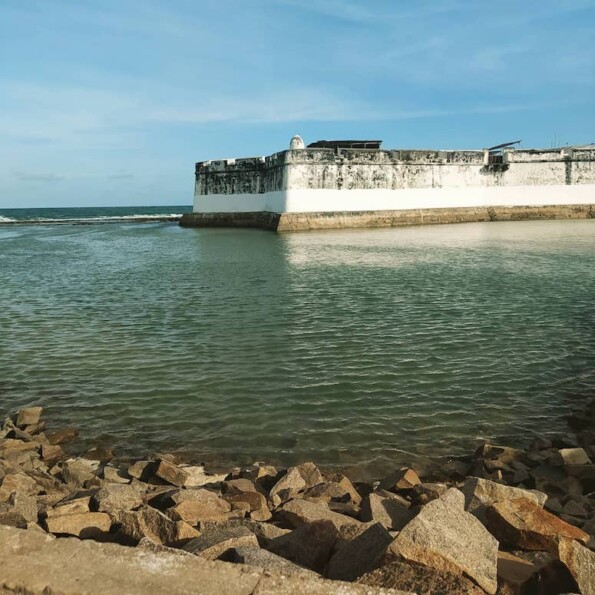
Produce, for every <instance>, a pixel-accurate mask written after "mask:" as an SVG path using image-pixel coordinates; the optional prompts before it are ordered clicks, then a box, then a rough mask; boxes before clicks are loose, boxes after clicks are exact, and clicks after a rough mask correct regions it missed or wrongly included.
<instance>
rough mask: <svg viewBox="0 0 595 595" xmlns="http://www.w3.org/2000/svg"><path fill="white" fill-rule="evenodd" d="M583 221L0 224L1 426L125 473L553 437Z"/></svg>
mask: <svg viewBox="0 0 595 595" xmlns="http://www.w3.org/2000/svg"><path fill="white" fill-rule="evenodd" d="M594 306H595V222H593V221H541V222H514V223H477V224H475V223H474V224H462V225H446V226H427V227H411V228H397V229H388V230H353V231H351V230H346V231H334V232H306V233H295V234H274V233H270V232H263V231H257V230H239V229H235V230H223V229H181V228H179V227H178V226H177V225H175V224H156V223H151V224H104V225H86V226H82V227H80V226H51V225H47V226H44V225H42V226H30V227H29V226H26V225H22V226H19V227H18V229H15V228H0V410H1V411H3V412H8V411H14V410H15V409H17V408H19V407H21V406H26V405H30V404H40V405H43V406H44V407H46V419H47V421H48V423H49V424H50V425H52V426H54V427H57V426H64V425H74V426H76V427H78V428H79V429H80V431H81V436H82V437H83V439H84V440H85V441H86V442H87V443H89V444H91V443H97V442H99V443H104V444H109V445H112V446H114V447H115V448H116V450H117V452H120V453H123V454H127V455H130V456H143V455H145V454H147V453H148V452H152V451H161V452H163V451H172V450H173V451H181V452H185V453H187V454H188V455H189V456H190V457H191V458H194V459H196V460H206V461H217V462H219V463H220V464H249V463H252V462H254V461H258V460H259V461H263V460H264V461H267V462H272V463H277V464H283V465H288V464H291V463H293V462H296V461H304V460H315V461H317V462H319V463H322V464H327V465H339V466H342V467H356V468H364V467H367V468H369V469H372V468H374V469H382V468H389V467H392V466H394V465H395V464H399V463H409V462H412V461H415V460H419V459H422V458H424V457H426V456H432V457H434V456H449V455H458V454H462V453H468V452H469V449H470V448H471V446H472V444H473V442H474V441H475V440H478V439H488V440H497V441H501V442H505V443H507V444H511V445H514V444H519V445H522V444H526V443H527V442H528V441H529V440H530V438H531V436H533V435H534V434H537V433H539V434H548V433H556V432H561V431H565V423H564V415H565V414H566V413H568V412H569V411H571V410H573V409H576V408H578V407H580V406H581V405H582V404H584V403H585V402H586V400H587V398H589V397H591V396H593V395H594V394H595V375H594V371H595V308H594Z"/></svg>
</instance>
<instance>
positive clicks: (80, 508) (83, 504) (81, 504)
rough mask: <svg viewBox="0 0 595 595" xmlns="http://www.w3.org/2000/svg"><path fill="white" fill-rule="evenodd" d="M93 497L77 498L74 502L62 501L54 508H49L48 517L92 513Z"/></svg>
mask: <svg viewBox="0 0 595 595" xmlns="http://www.w3.org/2000/svg"><path fill="white" fill-rule="evenodd" d="M90 504H91V496H83V497H82V498H75V499H73V500H67V501H64V500H62V501H61V502H58V503H57V504H56V505H55V506H54V507H53V508H48V509H47V511H46V515H47V516H48V517H54V516H64V515H66V514H80V513H85V512H90V511H91V508H90Z"/></svg>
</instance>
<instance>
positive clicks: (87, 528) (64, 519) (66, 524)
mask: <svg viewBox="0 0 595 595" xmlns="http://www.w3.org/2000/svg"><path fill="white" fill-rule="evenodd" d="M44 526H45V529H46V530H47V531H48V532H49V533H53V534H54V535H74V536H76V537H80V538H81V539H87V538H88V539H103V538H105V536H106V535H107V533H108V532H109V530H110V528H111V526H112V519H111V518H110V516H109V514H106V513H105V512H82V513H77V514H66V515H62V516H53V517H48V518H46V519H45V521H44Z"/></svg>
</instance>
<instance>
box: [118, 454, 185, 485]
mask: <svg viewBox="0 0 595 595" xmlns="http://www.w3.org/2000/svg"><path fill="white" fill-rule="evenodd" d="M128 472H129V473H130V469H129V470H128ZM155 475H156V476H157V477H159V478H161V479H163V480H164V481H166V482H167V483H171V484H172V485H175V486H180V487H181V486H183V485H185V484H186V482H187V481H188V480H189V478H190V475H189V473H188V472H187V471H185V470H184V469H183V468H182V467H178V466H177V465H174V464H173V463H170V462H169V461H165V460H161V461H159V464H158V465H157V469H155Z"/></svg>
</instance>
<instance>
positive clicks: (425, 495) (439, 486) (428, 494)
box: [411, 482, 448, 505]
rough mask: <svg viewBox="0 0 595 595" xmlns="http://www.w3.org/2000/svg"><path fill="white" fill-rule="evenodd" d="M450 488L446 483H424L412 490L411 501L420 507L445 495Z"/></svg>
mask: <svg viewBox="0 0 595 595" xmlns="http://www.w3.org/2000/svg"><path fill="white" fill-rule="evenodd" d="M447 490H448V486H447V485H446V484H445V483H432V482H422V483H418V484H417V485H416V486H414V487H413V489H412V490H411V500H412V502H413V503H415V504H418V505H423V504H427V503H428V502H431V501H432V500H436V498H440V496H442V494H445V493H446V492H447Z"/></svg>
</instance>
